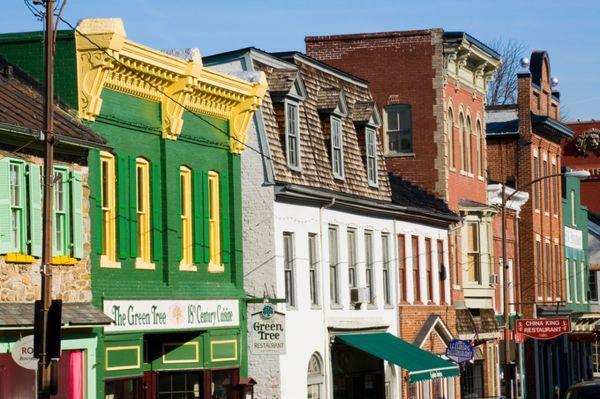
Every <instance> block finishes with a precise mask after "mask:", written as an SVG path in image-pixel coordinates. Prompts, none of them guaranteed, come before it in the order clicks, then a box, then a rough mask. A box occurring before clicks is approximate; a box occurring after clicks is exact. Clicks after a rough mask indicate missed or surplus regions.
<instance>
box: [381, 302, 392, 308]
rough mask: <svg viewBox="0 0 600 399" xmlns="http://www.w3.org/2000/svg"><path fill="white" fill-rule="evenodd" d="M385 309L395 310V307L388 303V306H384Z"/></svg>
mask: <svg viewBox="0 0 600 399" xmlns="http://www.w3.org/2000/svg"><path fill="white" fill-rule="evenodd" d="M383 308H384V309H394V305H392V304H389V303H388V304H386V305H383Z"/></svg>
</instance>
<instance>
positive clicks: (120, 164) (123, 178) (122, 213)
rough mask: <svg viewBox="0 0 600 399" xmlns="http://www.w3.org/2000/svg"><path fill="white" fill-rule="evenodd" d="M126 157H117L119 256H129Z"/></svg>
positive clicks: (123, 257)
mask: <svg viewBox="0 0 600 399" xmlns="http://www.w3.org/2000/svg"><path fill="white" fill-rule="evenodd" d="M127 169H128V158H127V157H126V156H118V157H117V201H118V209H117V221H118V228H119V231H118V238H119V258H121V259H125V258H128V257H129V179H128V178H127V175H128V173H127Z"/></svg>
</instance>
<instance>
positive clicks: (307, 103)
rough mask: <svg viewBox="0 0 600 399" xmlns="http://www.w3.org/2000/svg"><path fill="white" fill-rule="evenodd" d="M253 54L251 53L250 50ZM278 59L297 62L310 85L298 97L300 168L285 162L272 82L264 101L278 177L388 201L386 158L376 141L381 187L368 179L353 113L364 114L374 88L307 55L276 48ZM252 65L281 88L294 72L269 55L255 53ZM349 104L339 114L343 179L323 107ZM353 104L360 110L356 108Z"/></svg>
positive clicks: (282, 129) (330, 108)
mask: <svg viewBox="0 0 600 399" xmlns="http://www.w3.org/2000/svg"><path fill="white" fill-rule="evenodd" d="M251 55H252V53H251ZM271 57H273V58H274V59H275V60H281V59H283V61H286V62H287V63H289V64H292V65H294V66H295V68H296V70H297V71H298V73H299V76H300V78H301V81H302V82H303V85H304V87H305V90H306V97H305V99H303V100H301V101H300V102H299V120H300V158H301V165H302V168H301V169H302V170H301V171H300V172H298V171H294V170H291V169H290V168H288V167H287V161H286V152H285V117H284V115H283V114H282V112H281V108H280V106H278V105H277V104H274V101H273V97H274V94H275V96H276V95H278V94H279V92H278V93H273V92H272V90H273V89H272V88H271V87H269V90H268V91H267V95H266V97H265V100H264V103H263V108H262V110H263V112H262V115H263V122H264V126H265V131H266V137H267V140H268V144H269V149H270V156H271V158H272V159H273V170H274V175H275V176H274V178H275V181H277V182H279V183H283V184H295V185H300V186H308V187H314V188H319V189H327V190H333V191H337V192H340V193H343V194H350V195H356V196H360V197H364V198H369V199H377V200H384V201H389V200H390V199H391V193H390V188H389V181H388V178H387V172H386V167H385V161H384V158H383V149H382V146H381V143H378V144H377V169H378V183H379V184H378V186H377V187H372V186H370V185H369V183H368V179H367V170H366V164H365V158H364V157H365V148H364V129H362V128H361V127H357V126H356V125H355V123H354V120H353V118H352V116H353V115H355V114H356V113H357V112H358V113H359V114H364V113H365V111H364V104H365V103H368V104H371V103H373V98H372V96H371V93H370V91H369V89H368V87H367V85H366V84H365V82H364V81H362V80H358V79H356V78H354V77H352V76H350V75H348V74H345V73H341V72H340V71H338V70H337V69H335V68H331V67H328V66H326V65H325V64H322V63H320V62H318V61H316V60H313V59H311V58H310V57H307V56H305V55H303V54H302V55H299V54H298V53H295V52H292V53H278V54H277V56H274V55H271ZM253 66H254V69H256V70H258V71H263V72H264V73H265V74H266V76H267V81H268V82H269V84H270V83H271V81H273V82H275V83H276V86H275V89H274V90H280V87H281V86H282V82H281V79H282V76H288V77H290V76H291V75H292V74H291V71H288V72H281V70H286V69H288V70H289V69H290V68H287V67H286V66H285V65H281V67H280V68H279V67H278V63H277V62H276V61H273V62H271V61H270V60H266V59H265V54H264V53H261V54H260V57H256V58H253ZM340 107H347V112H339V113H338V114H336V115H337V116H338V117H340V119H341V126H342V135H343V151H344V179H343V180H341V179H336V178H334V176H333V171H332V167H331V158H330V141H329V134H330V132H329V118H327V117H325V115H324V114H323V111H324V110H328V111H333V110H335V109H339V108H340ZM355 108H357V109H356V111H355Z"/></svg>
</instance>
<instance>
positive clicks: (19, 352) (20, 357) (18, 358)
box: [11, 335, 38, 370]
mask: <svg viewBox="0 0 600 399" xmlns="http://www.w3.org/2000/svg"><path fill="white" fill-rule="evenodd" d="M11 355H12V358H13V360H14V361H15V363H17V364H18V365H19V366H21V367H23V368H25V369H29V370H37V368H38V359H37V358H35V357H33V335H26V336H24V337H23V338H21V339H20V340H18V341H17V342H15V344H14V345H13V347H12V350H11Z"/></svg>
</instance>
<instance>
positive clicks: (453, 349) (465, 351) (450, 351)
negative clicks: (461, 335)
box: [446, 339, 474, 364]
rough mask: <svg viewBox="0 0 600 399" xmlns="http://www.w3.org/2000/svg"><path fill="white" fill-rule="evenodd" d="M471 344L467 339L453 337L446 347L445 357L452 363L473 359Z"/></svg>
mask: <svg viewBox="0 0 600 399" xmlns="http://www.w3.org/2000/svg"><path fill="white" fill-rule="evenodd" d="M473 356H474V352H473V345H471V343H470V342H469V341H466V340H462V339H453V340H452V341H450V343H449V344H448V346H447V347H446V357H447V358H448V359H450V360H452V361H453V362H454V363H458V364H462V363H467V362H470V361H471V359H473Z"/></svg>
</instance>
